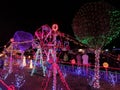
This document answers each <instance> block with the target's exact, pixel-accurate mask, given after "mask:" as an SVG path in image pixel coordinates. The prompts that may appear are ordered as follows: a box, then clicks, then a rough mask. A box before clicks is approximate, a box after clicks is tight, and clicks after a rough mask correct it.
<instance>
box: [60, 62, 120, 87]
mask: <svg viewBox="0 0 120 90" xmlns="http://www.w3.org/2000/svg"><path fill="white" fill-rule="evenodd" d="M59 66H60V69H61V70H62V72H63V74H64V77H66V76H67V74H71V75H72V74H74V75H75V76H82V77H86V79H87V81H88V83H89V85H92V81H93V80H94V78H93V76H94V70H93V69H91V68H90V67H89V68H88V72H86V69H84V68H83V67H77V66H74V67H72V65H71V66H70V65H63V64H59ZM100 80H105V81H107V82H108V83H109V84H111V86H115V84H117V83H120V73H118V72H117V71H114V72H112V71H107V72H106V71H104V70H100Z"/></svg>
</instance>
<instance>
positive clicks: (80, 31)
mask: <svg viewBox="0 0 120 90" xmlns="http://www.w3.org/2000/svg"><path fill="white" fill-rule="evenodd" d="M72 28H73V32H74V35H75V37H76V39H77V40H78V41H80V42H82V43H83V44H87V45H88V46H89V48H92V49H94V53H95V68H94V72H95V73H94V77H93V83H92V85H93V87H94V88H100V83H99V79H100V76H99V69H100V65H99V56H100V52H101V48H102V47H103V46H105V45H107V44H109V43H110V42H111V41H112V40H113V39H115V38H116V37H117V36H118V35H119V32H120V11H118V10H115V8H113V7H112V6H111V5H109V4H107V3H105V2H91V3H86V4H85V5H83V6H82V7H81V8H80V9H79V11H78V12H77V13H76V15H75V17H74V19H73V24H72Z"/></svg>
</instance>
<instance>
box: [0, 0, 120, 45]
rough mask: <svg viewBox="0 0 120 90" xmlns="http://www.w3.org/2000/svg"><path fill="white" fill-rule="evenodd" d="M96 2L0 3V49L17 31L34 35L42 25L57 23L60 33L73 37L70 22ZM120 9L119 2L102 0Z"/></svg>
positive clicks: (23, 0) (25, 0)
mask: <svg viewBox="0 0 120 90" xmlns="http://www.w3.org/2000/svg"><path fill="white" fill-rule="evenodd" d="M91 1H98V0H56V1H55V0H54V1H52V0H48V1H47V0H8V1H4V0H3V1H2V3H0V47H2V46H3V45H5V44H6V43H7V42H8V41H9V40H10V38H12V37H13V35H14V33H15V32H16V31H17V30H23V31H27V32H30V33H32V34H33V35H34V32H35V30H36V29H37V28H39V27H40V26H42V25H43V24H48V25H50V26H51V25H52V24H53V23H57V24H58V25H59V30H60V31H61V32H64V33H67V34H69V35H72V36H73V32H72V27H71V24H72V20H73V18H74V16H75V14H76V12H77V11H78V10H79V8H80V7H81V6H82V5H84V4H85V3H87V2H91ZM104 1H106V2H108V3H110V4H111V5H113V6H114V7H116V8H118V9H120V7H119V3H118V1H119V0H104Z"/></svg>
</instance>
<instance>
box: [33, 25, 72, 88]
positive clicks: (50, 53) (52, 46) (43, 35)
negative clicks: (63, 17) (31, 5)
mask: <svg viewBox="0 0 120 90" xmlns="http://www.w3.org/2000/svg"><path fill="white" fill-rule="evenodd" d="M58 34H60V33H59V32H58V25H57V24H53V26H52V29H51V28H50V27H49V26H48V25H43V26H42V27H41V28H39V29H37V31H36V32H35V36H36V37H37V39H38V40H39V42H40V46H41V49H42V51H43V52H42V53H44V54H45V55H46V57H47V60H46V61H47V62H48V63H51V66H50V68H51V69H50V70H49V71H48V74H47V75H48V80H47V82H46V87H47V85H48V81H49V78H50V75H52V74H51V72H52V73H53V90H56V84H57V80H56V74H57V73H58V74H59V75H60V79H61V81H62V82H63V84H64V85H65V87H66V88H67V90H70V89H69V87H68V85H67V83H66V81H65V79H64V76H63V75H62V73H61V70H60V69H59V66H58V64H57V63H56V61H57V56H56V54H57V52H56V51H57V49H58V48H59V47H60V46H61V45H60V44H61V42H60V41H57V36H58ZM58 42H59V43H58ZM43 70H44V69H43ZM46 87H45V88H46Z"/></svg>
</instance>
